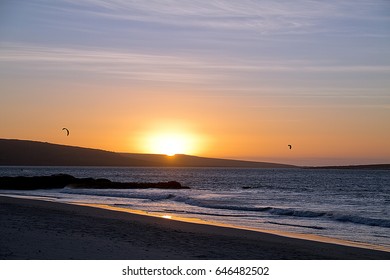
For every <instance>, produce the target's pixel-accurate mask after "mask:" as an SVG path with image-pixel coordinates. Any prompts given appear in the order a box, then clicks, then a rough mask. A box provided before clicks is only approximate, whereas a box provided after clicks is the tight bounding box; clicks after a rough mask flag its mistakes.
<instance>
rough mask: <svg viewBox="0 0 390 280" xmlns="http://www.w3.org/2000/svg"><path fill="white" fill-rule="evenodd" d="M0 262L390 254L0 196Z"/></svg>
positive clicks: (389, 256) (378, 256) (377, 256)
mask: <svg viewBox="0 0 390 280" xmlns="http://www.w3.org/2000/svg"><path fill="white" fill-rule="evenodd" d="M0 259H3V260H4V259H8V260H11V259H18V260H27V259H36V260H64V259H76V260H84V259H88V260H98V259H103V260H121V259H123V260H132V259H133V260H142V259H156V260H172V259H181V260H186V259H205V260H207V259H254V260H256V259H277V260H282V259H289V260H299V259H304V260H314V259H343V260H347V259H349V260H358V259H366V260H368V259H386V260H389V259H390V253H389V252H384V251H377V250H371V249H363V248H358V247H353V246H343V245H336V244H331V243H326V242H318V241H312V240H304V239H297V238H291V237H284V236H279V235H275V234H269V233H262V232H256V231H250V230H243V229H235V228H226V227H219V226H213V225H204V224H194V223H187V222H181V221H175V220H169V219H162V218H158V217H150V216H143V215H137V214H132V213H126V212H118V211H113V210H107V209H99V208H95V207H88V206H80V205H71V204H64V203H58V202H49V201H39V200H31V199H21V198H11V197H4V196H0Z"/></svg>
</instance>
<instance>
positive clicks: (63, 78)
mask: <svg viewBox="0 0 390 280" xmlns="http://www.w3.org/2000/svg"><path fill="white" fill-rule="evenodd" d="M63 127H66V128H68V129H69V131H70V134H69V136H66V133H65V131H63V130H62V128H63ZM0 138H8V139H25V140H35V141H44V142H51V143H58V144H65V145H72V146H81V147H91V148H98V149H104V150H109V151H115V152H130V153H131V152H134V153H169V154H171V153H172V154H174V153H186V154H192V155H197V156H206V157H219V158H232V159H245V160H257V161H271V162H281V163H291V164H297V165H332V164H336V165H337V164H368V163H390V144H389V143H390V1H388V0H383V1H381V0H370V1H366V0H329V1H314V0H296V1H291V0H279V1H277V0H265V1H263V0H257V1H255V0H253V1H252V0H242V1H235V0H215V1H211V0H210V1H208V0H207V1H206V0H188V1H187V0H159V1H158V0H150V1H142V0H139V1H138V0H133V1H132V0H112V1H105V0H84V1H83V0H58V1H51V0H17V1H14V0H1V2H0ZM288 145H292V149H289V147H288Z"/></svg>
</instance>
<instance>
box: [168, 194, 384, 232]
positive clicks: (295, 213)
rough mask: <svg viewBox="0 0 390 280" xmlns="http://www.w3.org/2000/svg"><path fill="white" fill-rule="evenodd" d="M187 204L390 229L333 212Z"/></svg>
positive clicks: (189, 201) (377, 222) (190, 201)
mask: <svg viewBox="0 0 390 280" xmlns="http://www.w3.org/2000/svg"><path fill="white" fill-rule="evenodd" d="M174 200H175V201H180V200H181V201H182V199H180V198H179V197H175V198H174ZM182 202H183V201H182ZM185 203H186V204H189V205H192V206H199V207H204V208H211V209H220V210H232V211H245V212H265V213H268V214H272V215H276V216H290V217H298V218H323V219H329V220H333V221H337V222H344V223H354V224H360V225H367V226H376V227H384V228H390V220H387V219H376V218H368V217H361V216H354V215H344V214H336V213H333V212H322V211H311V210H301V209H293V208H278V207H271V206H265V207H247V206H237V205H216V204H215V205H213V204H210V203H207V202H206V203H205V202H201V201H197V200H194V199H187V200H185Z"/></svg>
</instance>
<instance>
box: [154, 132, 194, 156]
mask: <svg viewBox="0 0 390 280" xmlns="http://www.w3.org/2000/svg"><path fill="white" fill-rule="evenodd" d="M148 146H149V147H148V151H149V152H150V153H153V154H164V155H167V156H174V155H176V154H190V153H191V152H192V150H193V145H192V140H191V138H190V137H188V136H186V135H180V134H173V133H167V134H157V135H152V136H150V138H149V145H148Z"/></svg>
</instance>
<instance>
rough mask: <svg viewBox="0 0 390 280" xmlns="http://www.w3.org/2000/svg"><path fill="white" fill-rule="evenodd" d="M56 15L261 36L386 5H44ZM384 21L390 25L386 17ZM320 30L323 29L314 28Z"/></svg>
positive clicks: (178, 1) (182, 1)
mask: <svg viewBox="0 0 390 280" xmlns="http://www.w3.org/2000/svg"><path fill="white" fill-rule="evenodd" d="M40 6H41V7H45V9H51V10H52V11H53V12H55V11H61V12H62V13H69V14H80V15H83V16H85V15H88V16H91V17H96V18H102V19H110V20H119V21H137V22H142V23H154V24H159V25H168V26H178V27H196V28H211V29H218V30H220V29H224V30H252V31H257V32H261V33H268V32H277V33H289V32H304V33H305V32H314V30H316V32H318V31H319V29H318V27H319V26H321V22H322V21H323V20H329V19H340V18H344V19H345V18H351V17H355V18H358V19H366V20H367V19H371V20H372V18H369V17H368V16H367V14H369V12H370V11H371V10H373V9H381V8H383V7H384V8H386V3H382V2H381V1H380V2H376V1H374V3H371V1H363V0H357V1H343V2H342V3H340V1H312V0H298V1H288V0H282V1H274V0H263V1H258V0H241V1H236V0H214V1H203V0H165V1H161V0H149V1H143V0H110V1H107V0H85V1H78V0H64V2H63V5H61V6H58V3H56V4H53V1H46V0H44V1H43V2H41V3H40ZM383 18H385V19H387V20H389V17H388V16H387V17H386V15H384V16H383ZM312 27H317V29H315V28H312Z"/></svg>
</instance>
